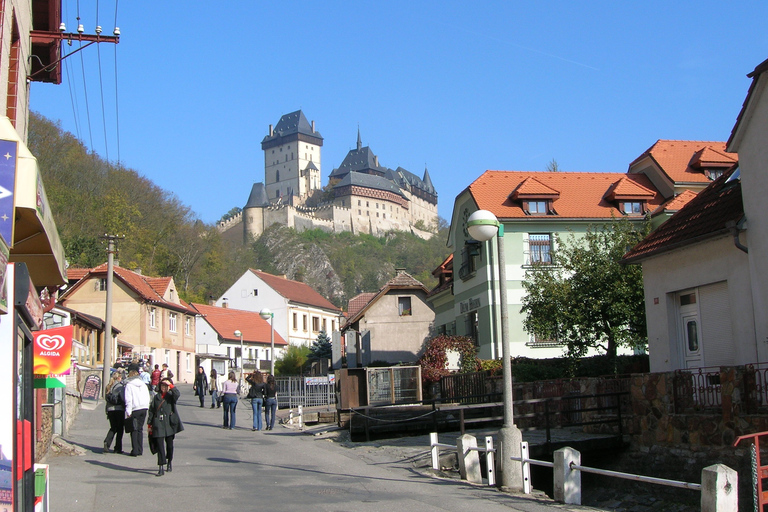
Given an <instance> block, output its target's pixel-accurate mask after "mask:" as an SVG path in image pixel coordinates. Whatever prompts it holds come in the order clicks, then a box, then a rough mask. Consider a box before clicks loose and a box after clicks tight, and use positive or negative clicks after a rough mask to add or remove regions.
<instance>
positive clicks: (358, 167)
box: [331, 146, 387, 178]
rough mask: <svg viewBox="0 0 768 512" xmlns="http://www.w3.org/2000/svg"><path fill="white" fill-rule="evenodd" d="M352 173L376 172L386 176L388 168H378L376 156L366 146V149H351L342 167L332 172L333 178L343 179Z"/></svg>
mask: <svg viewBox="0 0 768 512" xmlns="http://www.w3.org/2000/svg"><path fill="white" fill-rule="evenodd" d="M351 171H354V172H366V171H374V172H375V173H378V174H384V173H385V172H386V171H387V168H386V167H381V166H377V165H376V155H374V154H373V151H371V148H370V147H368V146H365V147H364V148H358V149H351V150H350V151H349V153H347V156H346V157H344V161H343V162H341V165H340V166H339V167H338V168H337V169H334V170H333V172H331V177H332V178H336V177H338V178H342V177H344V176H345V175H346V174H348V173H349V172H351Z"/></svg>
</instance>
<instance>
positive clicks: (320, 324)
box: [216, 269, 341, 346]
mask: <svg viewBox="0 0 768 512" xmlns="http://www.w3.org/2000/svg"><path fill="white" fill-rule="evenodd" d="M216 305H217V306H220V307H229V308H233V309H240V310H243V311H254V312H256V313H258V312H260V311H261V310H262V309H264V308H268V309H269V310H270V311H271V312H272V313H273V314H274V318H273V321H274V326H275V332H277V333H279V334H280V336H281V337H282V338H283V339H285V340H287V341H288V343H290V344H291V345H307V346H309V345H311V344H312V343H313V342H314V341H315V340H316V339H317V336H318V334H320V332H321V331H323V332H325V333H327V334H328V335H330V333H332V332H333V331H338V330H339V327H340V326H339V320H340V318H341V310H340V309H339V308H337V307H336V306H334V305H333V304H331V302H330V301H329V300H328V299H326V298H325V297H323V296H322V295H320V294H319V293H318V292H317V291H315V290H314V289H313V288H312V287H311V286H309V285H308V284H306V283H301V282H299V281H292V280H290V279H287V278H286V277H285V276H275V275H272V274H267V273H266V272H262V271H261V270H254V269H248V270H247V271H246V272H245V273H244V274H243V275H242V276H240V278H239V279H238V280H237V281H235V283H234V284H233V285H232V286H230V287H229V288H228V289H227V290H226V291H225V292H224V293H223V294H222V295H221V297H219V299H218V300H217V301H216Z"/></svg>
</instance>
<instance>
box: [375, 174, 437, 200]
mask: <svg viewBox="0 0 768 512" xmlns="http://www.w3.org/2000/svg"><path fill="white" fill-rule="evenodd" d="M390 172H391V173H392V177H391V178H390V179H392V180H393V181H394V182H395V183H397V184H398V185H399V186H400V187H401V188H406V189H409V190H410V189H411V188H418V189H420V190H423V191H425V192H427V193H429V194H432V195H433V196H437V192H436V191H435V187H433V186H432V180H430V182H429V185H427V184H426V183H424V181H423V180H422V179H421V178H419V177H418V176H416V175H415V174H413V173H412V172H411V171H409V170H407V169H403V168H402V167H398V168H397V169H395V170H394V171H392V170H390ZM387 177H389V176H387ZM427 177H429V175H427Z"/></svg>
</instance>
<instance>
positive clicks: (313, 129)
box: [312, 121, 315, 133]
mask: <svg viewBox="0 0 768 512" xmlns="http://www.w3.org/2000/svg"><path fill="white" fill-rule="evenodd" d="M312 133H315V122H314V121H312Z"/></svg>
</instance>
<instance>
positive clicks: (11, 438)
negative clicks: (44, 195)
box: [0, 256, 43, 512]
mask: <svg viewBox="0 0 768 512" xmlns="http://www.w3.org/2000/svg"><path fill="white" fill-rule="evenodd" d="M1 257H2V256H0V258H1ZM6 257H7V256H6ZM2 268H5V269H6V275H5V286H4V287H3V288H4V291H3V298H2V299H0V309H4V314H0V365H2V367H1V368H2V369H0V463H1V464H0V511H3V510H8V511H14V512H22V511H23V512H32V511H33V510H35V470H34V462H35V461H34V450H35V446H34V444H35V434H34V433H35V428H34V427H35V425H34V421H35V402H34V391H33V378H34V376H33V373H32V372H33V336H32V331H34V330H38V329H39V328H40V326H41V324H42V320H43V307H42V304H41V303H40V299H39V297H38V295H37V293H36V291H35V287H34V286H33V284H32V281H31V280H30V277H29V271H28V269H27V266H26V264H24V263H9V264H8V265H7V266H5V265H0V269H2Z"/></svg>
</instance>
